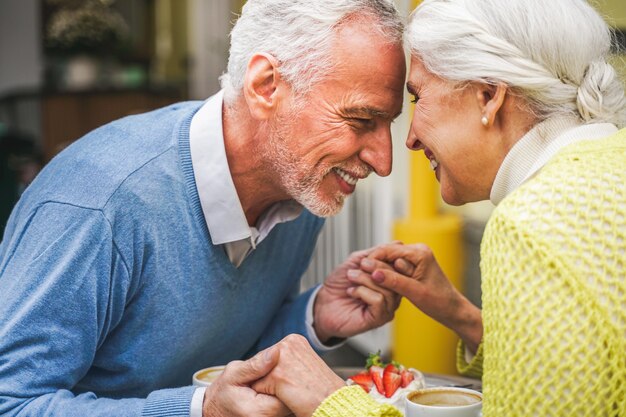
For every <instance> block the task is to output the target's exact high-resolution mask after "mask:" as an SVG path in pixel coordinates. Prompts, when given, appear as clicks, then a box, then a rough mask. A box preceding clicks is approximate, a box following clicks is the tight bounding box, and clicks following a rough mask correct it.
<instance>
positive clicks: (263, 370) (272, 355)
mask: <svg viewBox="0 0 626 417" xmlns="http://www.w3.org/2000/svg"><path fill="white" fill-rule="evenodd" d="M279 356H280V353H279V350H278V349H276V348H275V347H273V346H272V347H269V348H267V349H265V350H264V351H261V352H259V353H257V354H256V355H255V356H254V357H252V358H250V359H248V360H247V361H245V362H243V361H233V362H231V363H229V364H228V365H227V366H226V369H224V376H225V377H227V379H228V380H229V381H231V382H234V383H236V384H238V385H248V384H250V383H251V382H253V381H256V380H258V379H260V378H263V377H264V376H266V375H267V374H268V373H270V372H271V371H272V369H274V367H275V366H276V364H277V363H278V359H279Z"/></svg>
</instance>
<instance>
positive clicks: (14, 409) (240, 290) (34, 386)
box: [0, 102, 323, 417]
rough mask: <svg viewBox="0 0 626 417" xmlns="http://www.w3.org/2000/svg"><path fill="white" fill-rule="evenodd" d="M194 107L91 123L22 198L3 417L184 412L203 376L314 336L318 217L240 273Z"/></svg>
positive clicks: (9, 289)
mask: <svg viewBox="0 0 626 417" xmlns="http://www.w3.org/2000/svg"><path fill="white" fill-rule="evenodd" d="M200 105H201V103H199V102H196V103H184V104H177V105H174V106H170V107H167V108H164V109H160V110H157V111H154V112H151V113H147V114H143V115H136V116H132V117H127V118H124V119H122V120H119V121H116V122H114V123H111V124H109V125H106V126H104V127H102V128H100V129H97V130H96V131H94V132H92V133H90V134H89V135H87V136H86V137H84V138H82V139H80V140H78V141H77V142H75V143H74V144H73V145H71V146H70V147H68V148H67V149H66V150H65V151H63V152H62V153H61V154H59V155H58V156H57V157H56V158H55V159H53V160H52V161H51V162H50V163H49V164H48V165H47V166H46V167H45V168H44V170H43V171H42V172H41V173H40V174H39V176H38V177H37V179H36V180H35V181H34V182H33V183H32V184H31V186H30V187H29V188H28V189H27V190H26V192H25V193H24V195H23V196H22V198H21V200H20V202H19V203H18V205H17V206H16V208H15V210H14V211H13V214H12V215H11V218H10V220H9V222H8V224H7V227H6V231H5V235H4V238H3V241H2V243H1V244H0V416H16V415H21V416H27V415H28V416H44V415H45V416H48V417H55V416H62V417H74V416H75V417H85V416H89V417H100V416H102V417H104V416H115V417H139V416H141V415H143V416H146V417H148V416H164V417H165V416H167V417H173V416H176V417H178V416H186V415H188V414H189V407H190V401H191V398H192V395H193V391H194V390H193V388H190V387H189V385H190V384H191V377H192V374H193V372H194V371H196V370H198V369H201V368H204V367H208V366H214V365H220V364H225V363H227V362H229V361H231V360H235V359H242V358H245V357H247V356H249V355H252V354H253V353H255V352H257V351H259V350H261V349H263V348H265V347H267V346H269V345H271V344H273V343H275V342H277V341H278V340H280V339H282V338H283V337H284V336H286V335H287V334H290V333H300V334H303V335H306V327H305V311H306V305H307V303H308V301H309V296H310V294H311V293H310V292H309V293H304V294H302V295H300V296H298V292H299V289H300V282H299V281H300V276H301V275H302V274H303V273H304V271H305V270H306V267H307V265H308V263H309V260H310V257H311V254H312V253H313V249H314V247H315V242H316V239H317V235H318V233H319V230H320V228H321V227H322V224H323V220H322V219H320V218H318V217H316V216H313V215H312V214H311V213H309V212H307V211H306V210H304V211H303V212H302V214H301V215H300V216H299V217H298V218H297V219H295V220H293V221H289V222H285V223H281V224H279V225H277V226H276V227H275V228H274V229H272V231H271V233H270V234H269V235H268V236H267V238H266V239H264V240H263V241H262V242H261V243H260V244H259V245H258V246H257V248H256V249H255V250H254V251H253V252H252V253H251V254H250V255H249V256H248V257H247V258H246V260H245V261H244V262H243V263H242V264H241V266H240V267H239V268H235V267H234V266H233V265H232V263H231V262H230V260H229V259H228V257H227V255H226V253H225V251H224V248H223V247H222V246H219V245H218V246H216V245H213V244H212V241H211V236H210V234H209V230H208V228H207V226H206V221H205V219H204V215H203V212H202V209H201V206H200V201H199V198H198V193H197V189H196V184H195V180H194V176H193V170H192V166H191V158H190V151H189V121H190V120H191V118H192V116H193V114H194V112H195V110H196V109H197V108H198V107H199V106H200ZM218 197H219V196H216V198H218Z"/></svg>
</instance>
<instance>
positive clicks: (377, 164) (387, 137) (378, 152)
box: [359, 127, 393, 177]
mask: <svg viewBox="0 0 626 417" xmlns="http://www.w3.org/2000/svg"><path fill="white" fill-rule="evenodd" d="M359 157H360V159H361V160H362V161H363V162H365V163H366V164H368V165H369V166H370V167H372V169H373V170H374V172H376V174H378V175H380V176H381V177H386V176H387V175H389V174H391V164H392V159H393V150H392V143H391V128H390V127H381V128H380V129H377V130H376V131H374V132H372V133H371V134H369V135H368V137H367V142H366V144H365V146H364V147H363V149H362V150H361V153H360V155H359Z"/></svg>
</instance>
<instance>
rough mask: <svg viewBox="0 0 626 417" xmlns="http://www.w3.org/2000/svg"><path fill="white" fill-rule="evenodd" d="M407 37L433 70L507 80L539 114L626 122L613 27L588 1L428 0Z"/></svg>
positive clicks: (453, 77)
mask: <svg viewBox="0 0 626 417" xmlns="http://www.w3.org/2000/svg"><path fill="white" fill-rule="evenodd" d="M405 38H406V43H407V44H408V48H409V49H410V50H411V53H412V54H413V55H414V56H416V57H417V58H419V59H421V60H422V61H423V62H424V65H425V67H426V68H427V69H428V70H429V71H430V72H432V73H433V74H435V75H437V76H439V77H441V78H443V79H447V80H450V81H453V82H458V83H463V82H467V81H482V82H487V83H492V84H496V83H498V82H503V83H505V84H507V85H508V86H510V87H512V88H513V89H514V90H515V91H516V92H518V93H519V94H520V95H521V96H523V97H525V98H526V100H527V101H528V103H529V105H530V108H531V110H532V111H533V112H534V113H535V114H536V115H537V116H538V117H539V118H540V119H545V118H548V117H551V116H553V115H557V114H561V115H568V114H573V115H575V116H577V117H579V118H580V119H582V120H583V121H584V122H599V121H607V122H612V123H615V124H617V125H618V126H623V125H624V123H625V122H626V120H625V118H626V117H625V112H626V111H625V106H626V100H625V98H624V88H623V85H622V84H621V82H620V80H619V78H618V76H617V74H616V72H615V69H614V68H613V67H612V66H611V65H610V64H609V63H608V62H607V58H608V56H609V53H610V48H611V42H612V38H611V32H610V29H609V27H608V26H607V24H606V23H605V22H604V21H603V19H602V17H601V16H600V15H599V14H598V13H597V12H596V11H595V10H594V9H593V8H592V7H591V6H590V5H589V4H587V2H586V1H584V0H506V1H503V0H425V1H424V2H422V4H421V5H420V6H419V7H418V9H417V10H415V12H414V13H413V14H412V15H411V17H410V22H409V24H408V27H407V31H406V33H405Z"/></svg>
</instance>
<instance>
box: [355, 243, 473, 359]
mask: <svg viewBox="0 0 626 417" xmlns="http://www.w3.org/2000/svg"><path fill="white" fill-rule="evenodd" d="M369 258H370V259H373V260H376V261H378V262H381V261H382V262H384V263H388V264H392V265H393V266H394V268H395V270H393V269H389V268H379V267H378V266H376V264H369V263H367V262H361V266H362V268H363V270H364V271H365V272H369V273H370V274H371V278H372V279H373V280H374V282H376V284H378V285H380V286H382V287H385V288H387V289H389V290H392V291H395V292H397V293H398V294H401V295H402V296H404V297H406V298H407V299H408V300H409V301H411V303H413V304H414V305H415V306H416V307H417V308H419V309H420V310H422V311H423V312H424V313H425V314H427V315H429V316H430V317H432V318H433V319H435V320H437V321H438V322H440V323H441V324H443V325H445V326H447V327H449V328H450V329H452V330H453V331H455V332H456V333H457V334H458V335H459V336H460V337H461V338H462V339H463V340H464V341H465V344H466V345H467V347H468V348H469V349H470V350H471V351H473V352H476V350H477V349H478V345H479V344H480V341H481V339H482V334H483V326H482V317H481V313H480V309H478V307H476V306H474V305H473V304H472V303H471V302H470V301H469V300H468V299H467V298H466V297H465V296H464V295H463V294H461V293H460V292H459V291H458V290H457V289H456V288H455V287H454V285H452V283H451V282H450V281H449V280H448V278H447V277H446V276H445V274H444V273H443V271H442V270H441V268H440V267H439V264H438V263H437V261H436V260H435V257H434V256H433V253H432V251H431V250H430V248H429V247H428V246H426V245H423V244H415V245H397V244H390V245H385V246H382V247H379V248H376V249H375V250H373V251H372V252H370V254H369ZM355 283H358V281H357V282H355Z"/></svg>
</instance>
